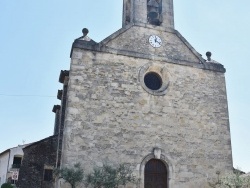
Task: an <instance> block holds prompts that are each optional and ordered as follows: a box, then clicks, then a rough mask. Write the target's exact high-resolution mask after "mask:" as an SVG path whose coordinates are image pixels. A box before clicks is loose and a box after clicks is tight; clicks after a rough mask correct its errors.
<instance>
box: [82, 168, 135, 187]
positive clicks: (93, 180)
mask: <svg viewBox="0 0 250 188" xmlns="http://www.w3.org/2000/svg"><path fill="white" fill-rule="evenodd" d="M129 182H130V183H135V182H136V179H135V177H134V175H132V170H131V169H130V168H129V167H128V166H126V165H125V164H120V165H119V166H118V167H117V168H115V167H112V166H110V165H107V164H105V165H103V167H96V168H94V172H93V173H90V174H88V175H87V177H86V185H87V187H92V188H118V186H119V185H123V186H125V185H126V184H128V183H129Z"/></svg>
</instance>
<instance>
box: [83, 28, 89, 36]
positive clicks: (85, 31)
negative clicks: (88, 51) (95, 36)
mask: <svg viewBox="0 0 250 188" xmlns="http://www.w3.org/2000/svg"><path fill="white" fill-rule="evenodd" d="M88 33H89V30H88V29H87V28H83V29H82V34H83V37H85V36H87V34H88Z"/></svg>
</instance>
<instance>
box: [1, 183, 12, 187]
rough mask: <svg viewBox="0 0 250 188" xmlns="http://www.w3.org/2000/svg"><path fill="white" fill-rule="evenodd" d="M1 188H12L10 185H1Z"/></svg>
mask: <svg viewBox="0 0 250 188" xmlns="http://www.w3.org/2000/svg"><path fill="white" fill-rule="evenodd" d="M1 188H14V187H13V186H12V185H11V184H10V183H4V184H2V186H1Z"/></svg>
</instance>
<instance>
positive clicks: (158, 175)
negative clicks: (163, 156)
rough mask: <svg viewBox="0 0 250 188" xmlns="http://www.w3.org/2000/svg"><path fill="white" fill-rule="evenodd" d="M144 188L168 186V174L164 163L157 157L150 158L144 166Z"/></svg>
mask: <svg viewBox="0 0 250 188" xmlns="http://www.w3.org/2000/svg"><path fill="white" fill-rule="evenodd" d="M144 187H145V188H168V174H167V168H166V165H165V164H164V163H163V162H162V161H160V160H157V159H151V160H150V161H148V162H147V164H146V166H145V174H144Z"/></svg>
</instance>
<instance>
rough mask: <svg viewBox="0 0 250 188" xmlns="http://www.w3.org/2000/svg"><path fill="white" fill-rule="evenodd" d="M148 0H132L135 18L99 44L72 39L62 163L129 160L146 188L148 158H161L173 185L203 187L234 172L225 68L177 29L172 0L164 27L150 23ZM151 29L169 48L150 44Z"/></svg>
mask: <svg viewBox="0 0 250 188" xmlns="http://www.w3.org/2000/svg"><path fill="white" fill-rule="evenodd" d="M127 2H129V1H124V3H125V5H126V3H127ZM166 2H167V3H166ZM129 3H130V2H129ZM146 3H147V1H146V0H142V1H131V4H130V5H129V6H128V7H132V8H131V10H132V12H131V19H132V21H131V22H133V23H127V22H128V19H126V20H124V21H125V22H124V25H123V28H122V29H120V30H119V31H117V32H115V33H114V34H112V35H111V36H109V37H107V38H106V39H105V40H103V41H102V42H100V43H99V44H93V43H86V42H85V43H84V44H82V42H81V41H78V40H76V41H75V42H74V43H73V48H72V51H71V67H70V74H69V82H68V93H67V107H66V114H65V129H64V140H63V156H62V165H63V166H72V165H73V164H74V163H76V162H81V163H82V165H83V166H84V168H85V172H86V173H88V172H90V171H92V170H93V168H94V167H95V166H101V165H102V164H103V163H110V164H114V165H116V164H119V163H128V164H130V165H131V168H132V169H134V174H135V175H136V176H137V177H138V178H140V180H141V181H140V185H139V187H140V188H144V168H145V165H146V163H147V162H148V161H149V160H151V159H159V160H161V161H162V162H163V163H164V164H165V165H166V168H167V172H168V184H169V187H170V188H196V187H198V188H204V187H207V186H208V185H207V182H208V181H210V180H211V179H213V178H215V177H216V176H217V175H216V172H217V171H223V172H226V171H231V170H232V153H231V141H230V130H229V117H228V106H227V96H226V87H225V77H224V73H225V69H224V67H223V65H221V64H219V63H216V64H215V63H211V62H207V61H206V60H205V59H203V58H202V57H201V55H200V54H199V53H198V52H197V51H195V49H193V48H192V46H191V45H190V44H189V43H188V42H187V41H186V40H185V39H184V38H183V37H182V36H181V35H180V33H178V31H175V30H174V29H173V18H172V16H173V15H172V11H173V7H172V0H169V1H164V2H163V4H162V5H163V13H164V15H166V16H167V19H168V20H164V21H163V23H164V24H166V25H164V24H163V25H161V26H159V27H155V26H152V25H149V24H148V23H147V22H146V19H147V16H146V15H145V14H146V8H147V6H146ZM136 10H137V11H136ZM139 10H140V11H139ZM125 11H127V10H126V9H125ZM133 11H134V12H133ZM128 13H129V14H130V12H129V11H127V12H125V14H128ZM125 17H126V15H125V16H124V18H123V19H125ZM170 22H171V24H172V25H171V24H170ZM169 24H170V25H169ZM150 35H157V36H159V37H160V38H161V40H162V46H161V47H159V48H153V47H152V46H150V44H149V42H148V39H149V36H150ZM150 71H152V72H155V73H157V74H158V75H159V76H160V77H161V79H162V86H161V89H162V90H161V91H160V92H157V91H149V89H147V88H145V87H146V86H145V84H144V83H143V81H144V80H143V78H144V76H145V74H147V73H148V72H150Z"/></svg>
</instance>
